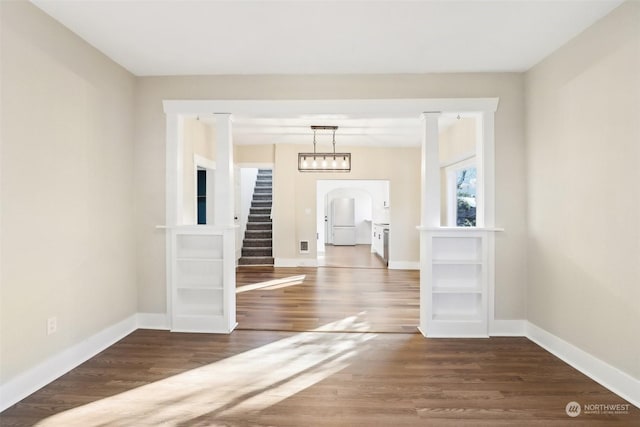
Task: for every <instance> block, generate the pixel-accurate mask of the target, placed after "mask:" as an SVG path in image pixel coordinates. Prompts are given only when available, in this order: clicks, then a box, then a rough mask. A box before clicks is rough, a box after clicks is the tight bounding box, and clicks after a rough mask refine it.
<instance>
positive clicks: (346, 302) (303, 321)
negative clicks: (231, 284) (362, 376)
mask: <svg viewBox="0 0 640 427" xmlns="http://www.w3.org/2000/svg"><path fill="white" fill-rule="evenodd" d="M236 283H237V286H238V293H237V295H236V306H237V318H238V329H251V330H278V331H298V332H300V331H314V330H315V331H340V332H362V331H369V332H408V333H415V332H417V329H416V328H417V326H418V323H419V316H420V312H419V309H420V278H419V272H418V271H410V270H386V269H384V270H382V269H368V268H329V267H322V268H272V267H241V268H238V271H237V274H236Z"/></svg>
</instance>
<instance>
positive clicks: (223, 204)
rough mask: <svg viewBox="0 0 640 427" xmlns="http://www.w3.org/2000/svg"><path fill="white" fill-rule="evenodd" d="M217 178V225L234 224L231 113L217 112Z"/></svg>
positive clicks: (215, 206)
mask: <svg viewBox="0 0 640 427" xmlns="http://www.w3.org/2000/svg"><path fill="white" fill-rule="evenodd" d="M213 116H214V119H215V135H216V179H215V190H216V192H215V200H214V213H215V218H214V221H215V222H214V223H215V225H224V226H231V225H234V221H233V211H234V209H233V208H234V206H235V204H234V188H233V139H232V137H231V114H229V113H216V114H214V115H213Z"/></svg>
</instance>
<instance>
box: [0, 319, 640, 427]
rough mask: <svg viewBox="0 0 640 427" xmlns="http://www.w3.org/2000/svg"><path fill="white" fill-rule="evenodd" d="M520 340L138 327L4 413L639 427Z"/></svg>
mask: <svg viewBox="0 0 640 427" xmlns="http://www.w3.org/2000/svg"><path fill="white" fill-rule="evenodd" d="M571 401H577V402H579V403H581V404H583V405H584V404H587V403H595V404H618V403H619V404H626V402H625V401H624V400H622V399H621V398H619V397H617V396H616V395H614V394H613V393H611V392H609V391H608V390H606V389H605V388H603V387H602V386H600V385H598V384H597V383H595V382H594V381H591V380H590V379H588V378H587V377H585V376H584V375H582V374H580V373H579V372H578V371H576V370H574V369H572V368H571V367H569V366H567V365H566V364H565V363H563V362H561V361H560V360H559V359H557V358H556V357H554V356H552V355H551V354H550V353H548V352H546V351H544V350H543V349H541V348H540V347H538V346H537V345H535V344H533V343H532V342H530V341H529V340H527V339H526V338H491V339H455V340H452V339H425V338H423V337H422V336H420V335H418V334H375V333H326V332H301V333H296V332H275V331H236V332H234V333H233V334H231V335H209V334H180V333H170V332H166V331H150V330H138V331H136V332H134V333H132V334H131V335H129V336H128V337H126V338H125V339H123V340H121V341H120V342H118V343H116V344H115V345H113V346H111V347H110V348H108V349H107V350H105V351H103V352H102V353H100V354H99V355H97V356H96V357H94V358H92V359H90V360H89V361H87V362H86V363H84V364H82V365H81V366H79V367H77V368H76V369H74V370H72V371H71V372H69V373H68V374H66V375H64V376H63V377H61V378H59V379H58V380H56V381H54V382H53V383H51V384H49V385H48V386H46V387H45V388H43V389H41V390H40V391H38V392H36V393H35V394H33V395H31V396H30V397H28V398H26V399H24V400H23V401H22V402H20V403H18V404H17V405H15V406H13V407H11V408H9V409H8V410H7V411H5V412H4V413H2V414H1V415H0V425H2V426H3V427H4V426H31V425H38V426H65V427H67V426H84V427H88V426H158V425H163V426H223V425H224V426H247V425H252V426H265V425H269V426H424V425H447V426H460V425H473V426H497V425H519V426H529V425H534V426H555V425H574V424H580V425H592V426H601V425H605V424H609V423H616V424H618V425H627V426H638V425H640V411H639V410H638V409H637V408H634V407H633V406H630V407H629V413H628V414H620V415H588V414H587V415H585V414H581V415H579V416H578V417H577V418H576V419H573V418H570V417H568V416H567V414H566V413H565V406H566V405H567V403H568V402H571Z"/></svg>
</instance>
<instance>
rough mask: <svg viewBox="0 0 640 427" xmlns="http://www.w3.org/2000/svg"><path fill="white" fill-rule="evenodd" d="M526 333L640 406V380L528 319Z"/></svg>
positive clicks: (557, 355) (562, 358)
mask: <svg viewBox="0 0 640 427" xmlns="http://www.w3.org/2000/svg"><path fill="white" fill-rule="evenodd" d="M526 336H527V338H529V339H530V340H531V341H533V342H534V343H536V344H538V345H539V346H540V347H542V348H544V349H545V350H547V351H548V352H549V353H551V354H553V355H554V356H556V357H558V358H559V359H561V360H563V361H564V362H566V363H567V364H569V365H571V366H572V367H573V368H575V369H577V370H578V371H580V372H582V373H583V374H585V375H586V376H588V377H589V378H591V379H592V380H594V381H595V382H597V383H599V384H601V385H602V386H604V387H606V388H608V389H609V390H611V391H612V392H614V393H615V394H617V395H618V396H620V397H622V398H623V399H625V400H627V401H629V402H630V403H631V404H633V405H635V406H636V407H638V408H640V380H638V379H636V378H633V377H632V376H631V375H629V374H627V373H625V372H622V371H621V370H619V369H618V368H616V367H614V366H611V365H609V364H608V363H607V362H605V361H603V360H600V359H598V358H597V357H595V356H593V355H591V354H589V353H587V352H586V351H584V350H582V349H580V348H578V347H576V346H575V345H573V344H571V343H569V342H567V341H565V340H563V339H562V338H560V337H557V336H556V335H553V334H552V333H550V332H547V331H546V330H544V329H542V328H540V327H539V326H536V325H534V324H533V323H531V322H527V331H526Z"/></svg>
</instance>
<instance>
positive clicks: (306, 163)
mask: <svg viewBox="0 0 640 427" xmlns="http://www.w3.org/2000/svg"><path fill="white" fill-rule="evenodd" d="M308 166H309V162H307V158H306V157H303V160H302V167H303V168H306V167H308Z"/></svg>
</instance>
